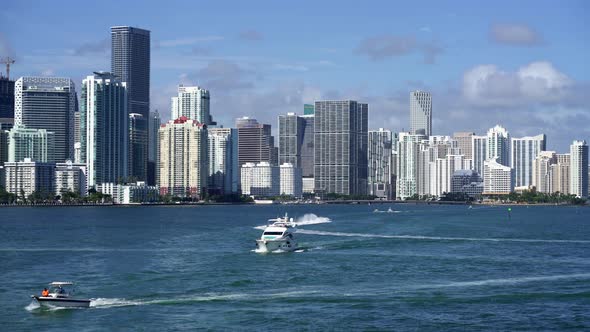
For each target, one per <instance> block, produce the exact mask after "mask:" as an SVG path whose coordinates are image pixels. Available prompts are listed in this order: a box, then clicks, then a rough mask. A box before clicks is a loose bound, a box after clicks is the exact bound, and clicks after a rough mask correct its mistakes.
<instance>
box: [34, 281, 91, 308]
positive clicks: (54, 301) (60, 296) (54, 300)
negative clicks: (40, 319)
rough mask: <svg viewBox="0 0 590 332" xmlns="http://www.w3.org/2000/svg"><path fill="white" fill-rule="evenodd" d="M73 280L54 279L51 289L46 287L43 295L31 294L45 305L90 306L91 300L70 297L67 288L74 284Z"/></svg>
mask: <svg viewBox="0 0 590 332" xmlns="http://www.w3.org/2000/svg"><path fill="white" fill-rule="evenodd" d="M73 285H74V283H72V282H62V281H54V282H52V283H50V284H49V289H47V288H46V289H44V290H43V293H41V296H38V295H31V297H32V298H34V299H35V300H37V302H39V305H41V306H43V307H52V308H88V307H89V306H90V300H87V299H75V298H72V297H70V292H69V291H68V290H67V289H68V288H70V286H73Z"/></svg>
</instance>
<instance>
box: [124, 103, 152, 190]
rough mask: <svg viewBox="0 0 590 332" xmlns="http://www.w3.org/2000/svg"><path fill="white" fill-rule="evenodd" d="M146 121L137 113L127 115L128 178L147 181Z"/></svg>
mask: <svg viewBox="0 0 590 332" xmlns="http://www.w3.org/2000/svg"><path fill="white" fill-rule="evenodd" d="M147 122H148V119H147V118H145V117H144V116H143V115H141V114H139V113H130V114H129V122H128V123H129V157H128V160H129V161H128V162H129V177H132V178H133V179H132V181H141V180H143V179H147V168H146V167H145V166H146V165H147V157H148V150H147V148H148V144H147V143H148V142H147V141H148V139H147V136H148V128H147V127H148V123H147Z"/></svg>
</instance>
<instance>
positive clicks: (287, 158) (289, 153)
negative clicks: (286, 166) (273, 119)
mask: <svg viewBox="0 0 590 332" xmlns="http://www.w3.org/2000/svg"><path fill="white" fill-rule="evenodd" d="M313 128H314V115H313V114H311V115H303V116H300V115H296V114H295V113H287V115H280V116H279V159H278V163H279V164H283V163H290V164H293V165H294V166H295V167H298V168H301V169H302V172H303V176H304V177H313V158H314V156H313V153H314V148H313V135H314V129H313Z"/></svg>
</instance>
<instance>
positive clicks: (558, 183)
mask: <svg viewBox="0 0 590 332" xmlns="http://www.w3.org/2000/svg"><path fill="white" fill-rule="evenodd" d="M555 157H556V158H557V164H552V165H551V166H550V167H551V175H550V178H551V189H552V191H553V192H559V193H561V194H564V195H569V194H570V182H571V179H570V154H569V153H563V154H561V153H558V154H556V155H555Z"/></svg>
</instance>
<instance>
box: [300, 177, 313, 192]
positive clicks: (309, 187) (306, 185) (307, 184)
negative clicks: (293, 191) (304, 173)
mask: <svg viewBox="0 0 590 332" xmlns="http://www.w3.org/2000/svg"><path fill="white" fill-rule="evenodd" d="M301 182H302V185H303V193H305V194H313V193H314V192H315V181H314V178H305V177H304V178H302V179H301Z"/></svg>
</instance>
